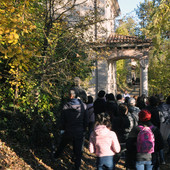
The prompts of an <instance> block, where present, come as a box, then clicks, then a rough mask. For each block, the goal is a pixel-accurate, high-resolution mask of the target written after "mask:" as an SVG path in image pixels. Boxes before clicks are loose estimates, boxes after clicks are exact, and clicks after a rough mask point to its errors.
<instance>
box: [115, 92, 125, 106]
mask: <svg viewBox="0 0 170 170" xmlns="http://www.w3.org/2000/svg"><path fill="white" fill-rule="evenodd" d="M116 100H117V104H118V105H119V104H122V103H123V102H124V101H123V97H122V95H121V94H117V96H116Z"/></svg>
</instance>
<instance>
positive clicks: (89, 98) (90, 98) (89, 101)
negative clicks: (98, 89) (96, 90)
mask: <svg viewBox="0 0 170 170" xmlns="http://www.w3.org/2000/svg"><path fill="white" fill-rule="evenodd" d="M87 98H88V99H87V104H90V103H93V97H92V96H87Z"/></svg>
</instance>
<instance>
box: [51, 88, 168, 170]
mask: <svg viewBox="0 0 170 170" xmlns="http://www.w3.org/2000/svg"><path fill="white" fill-rule="evenodd" d="M123 96H124V97H123ZM168 128H169V129H168ZM60 132H61V134H62V135H61V141H60V144H59V146H58V147H57V149H56V152H55V154H54V157H55V158H59V157H60V156H61V154H62V153H63V150H64V148H65V146H66V145H67V144H68V143H70V142H72V145H73V153H74V157H73V158H72V160H73V161H74V165H75V170H78V169H80V167H81V158H82V152H83V146H84V139H85V138H86V139H87V140H88V142H89V151H90V153H94V154H95V155H96V167H94V169H95V168H96V169H97V170H102V169H108V170H113V169H115V165H116V164H117V163H118V161H119V159H120V158H121V157H124V159H125V165H124V166H125V167H126V169H137V170H144V169H146V170H151V169H154V170H158V169H159V167H160V164H165V159H164V147H165V145H166V144H168V147H169V152H170V96H168V97H167V98H166V101H163V100H162V98H160V97H159V96H150V97H146V96H145V95H141V96H138V97H137V98H136V97H135V96H133V97H131V96H130V95H129V94H127V92H126V94H125V95H121V94H117V96H116V97H115V96H114V94H112V93H110V94H106V93H105V91H103V90H100V91H99V92H98V97H97V99H96V100H95V101H93V97H92V96H86V93H85V91H84V90H82V89H81V88H80V87H79V88H78V87H73V88H71V89H70V90H69V101H68V102H66V103H65V104H64V106H63V110H62V113H61V126H60ZM167 154H168V153H167Z"/></svg>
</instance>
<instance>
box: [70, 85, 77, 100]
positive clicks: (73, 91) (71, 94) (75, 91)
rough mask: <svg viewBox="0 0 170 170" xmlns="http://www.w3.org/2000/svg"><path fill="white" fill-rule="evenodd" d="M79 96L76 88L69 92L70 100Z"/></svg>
mask: <svg viewBox="0 0 170 170" xmlns="http://www.w3.org/2000/svg"><path fill="white" fill-rule="evenodd" d="M77 95H78V92H77V90H76V89H75V88H71V89H70V90H69V97H70V99H75V98H77Z"/></svg>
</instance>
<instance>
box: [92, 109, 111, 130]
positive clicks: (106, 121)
mask: <svg viewBox="0 0 170 170" xmlns="http://www.w3.org/2000/svg"><path fill="white" fill-rule="evenodd" d="M98 125H105V126H106V127H107V128H109V129H111V122H110V116H109V115H108V114H107V113H104V112H103V113H100V114H97V116H96V123H95V126H98Z"/></svg>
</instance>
